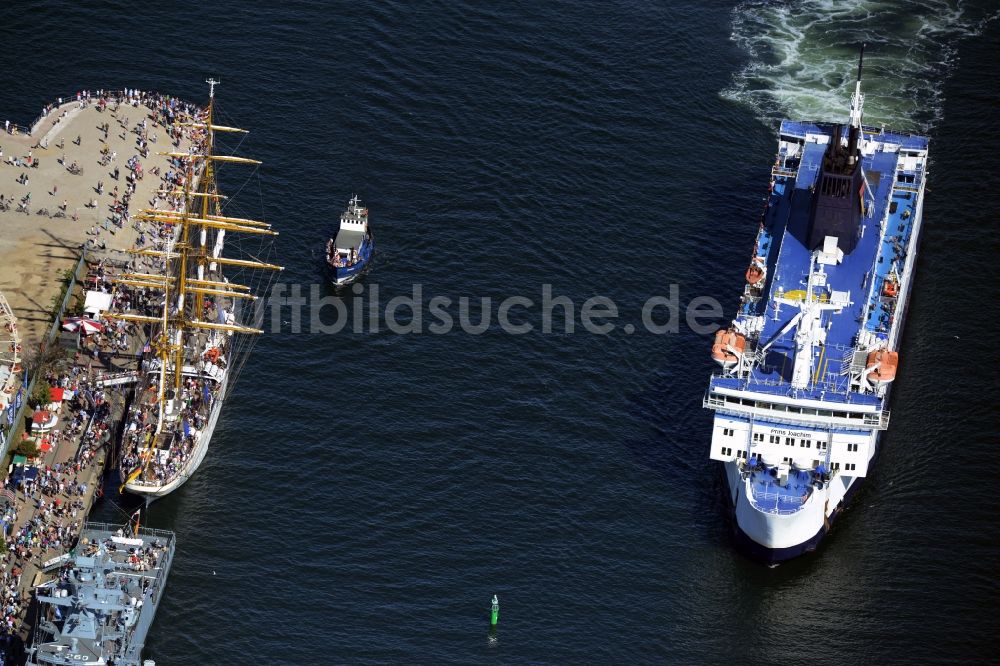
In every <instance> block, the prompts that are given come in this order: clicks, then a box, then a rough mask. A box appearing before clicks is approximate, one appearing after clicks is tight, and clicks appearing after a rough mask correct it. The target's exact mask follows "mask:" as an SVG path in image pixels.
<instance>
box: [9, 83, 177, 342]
mask: <svg viewBox="0 0 1000 666" xmlns="http://www.w3.org/2000/svg"><path fill="white" fill-rule="evenodd" d="M161 103H162V102H161V100H160V98H157V97H153V96H144V101H143V102H139V101H138V100H135V101H133V102H131V103H130V102H129V101H128V100H127V99H125V100H123V101H121V102H118V101H117V99H115V100H112V101H109V103H108V104H107V106H106V108H104V109H103V110H101V108H100V106H101V105H99V104H98V98H97V97H96V96H93V94H92V97H91V98H90V99H89V100H87V101H85V102H83V103H82V105H81V102H78V101H76V100H75V99H74V100H73V101H70V102H66V103H64V104H63V105H62V106H57V107H56V108H54V109H53V110H52V111H51V112H50V113H49V114H48V116H47V117H45V118H44V119H43V120H42V121H41V122H39V123H38V124H37V126H36V127H35V129H34V132H32V133H31V134H30V135H28V134H13V133H11V132H10V131H7V132H4V131H0V150H2V159H0V196H3V197H4V202H5V205H6V208H7V210H0V290H2V291H3V293H4V294H5V295H6V297H7V300H8V301H9V302H10V305H11V308H12V309H13V310H14V314H15V315H17V317H18V324H19V330H20V332H21V336H22V341H23V346H24V349H25V350H31V349H33V348H35V347H37V345H38V343H39V342H40V341H41V340H42V338H43V337H44V334H45V332H46V331H47V330H48V328H49V326H50V325H51V324H52V316H51V304H52V298H53V297H54V296H56V295H58V293H59V290H60V284H59V280H60V278H61V274H62V271H64V270H66V269H71V268H73V266H74V265H75V263H76V260H77V258H78V257H79V249H80V247H81V246H82V245H84V244H85V243H87V242H88V241H92V243H93V245H95V246H98V247H99V246H100V244H101V243H103V244H104V245H105V246H106V247H107V249H108V250H109V251H115V250H124V249H126V248H129V247H132V246H133V244H134V243H135V240H136V238H137V236H138V235H139V231H138V230H137V228H136V227H135V226H134V225H133V223H131V222H126V223H124V224H122V226H121V227H120V228H119V227H118V226H116V225H115V224H113V223H111V222H110V221H109V217H111V216H112V215H113V210H112V209H113V207H114V205H115V203H116V202H118V203H119V204H120V203H121V202H122V199H123V197H124V195H125V193H126V191H127V190H126V187H127V185H126V178H127V176H129V174H131V170H130V168H129V167H128V166H127V163H128V161H129V159H130V158H134V162H133V163H134V164H138V165H140V167H141V170H142V172H143V174H144V177H143V178H142V179H139V180H136V181H135V188H136V189H135V193H134V194H133V195H132V196H131V200H130V203H129V206H128V208H129V213H130V214H134V213H136V212H137V211H138V210H140V209H142V208H146V207H149V205H150V203H151V201H152V200H153V198H154V196H155V191H156V190H157V189H159V188H160V187H162V179H161V177H162V175H165V174H166V173H167V172H168V171H169V170H170V169H171V166H170V158H168V157H166V156H164V155H160V154H159V153H160V152H166V151H177V150H179V151H187V150H188V148H189V147H190V145H191V142H190V140H189V138H188V134H189V133H188V134H186V135H185V136H184V137H182V138H181V139H180V141H179V143H178V144H175V142H174V141H173V140H172V139H171V137H169V136H168V132H167V128H165V127H164V126H163V123H162V117H161V115H160V114H159V113H157V112H156V110H154V109H157V108H158V105H159V104H161ZM143 121H145V124H146V126H145V128H143V127H142V123H143ZM0 122H2V121H0ZM105 124H106V125H107V127H108V131H107V133H105V132H104V131H103V130H102V129H101V128H102V127H103V126H105ZM2 129H3V126H2V125H0V130H2ZM78 139H79V142H77V141H78ZM142 146H145V149H146V153H147V156H145V157H144V156H143V155H142V153H143V149H142ZM102 151H104V154H102ZM102 162H103V164H102ZM74 163H75V164H76V166H77V167H79V168H80V169H81V170H82V172H81V173H79V174H78V175H74V174H73V173H71V172H70V171H69V167H71V166H72V165H73V164H74ZM35 164H37V166H34V165H35ZM116 168H117V170H118V178H117V179H115V177H114V173H115V169H116ZM157 174H160V176H157ZM25 178H26V179H27V180H26V182H25V181H24V179H25ZM99 183H101V184H103V188H102V189H101V192H100V193H99V192H98V184H99ZM27 194H30V195H31V196H30V201H29V202H28V203H27V204H26V208H27V211H28V212H27V213H25V212H23V211H18V206H19V204H20V202H21V201H22V198H24V197H25V195H27ZM95 201H96V206H93V205H92V204H94V202H95ZM159 203H160V207H165V206H163V205H162V204H163V202H162V198H161V201H160V202H159ZM64 204H65V210H62V206H63V205H64ZM3 207H4V206H0V208H3ZM39 209H46V210H47V211H48V215H44V214H43V215H39V214H38V211H39ZM60 214H63V215H65V217H61V216H59V215H60ZM50 215H52V216H54V217H50Z"/></svg>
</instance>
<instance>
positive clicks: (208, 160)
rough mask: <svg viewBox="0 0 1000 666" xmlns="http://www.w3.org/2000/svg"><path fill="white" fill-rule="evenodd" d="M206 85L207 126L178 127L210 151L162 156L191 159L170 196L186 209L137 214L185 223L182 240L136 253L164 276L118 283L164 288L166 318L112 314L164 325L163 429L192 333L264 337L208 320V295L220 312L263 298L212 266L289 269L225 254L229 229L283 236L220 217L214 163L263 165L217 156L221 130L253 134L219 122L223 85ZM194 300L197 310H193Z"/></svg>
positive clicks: (161, 347)
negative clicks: (159, 265)
mask: <svg viewBox="0 0 1000 666" xmlns="http://www.w3.org/2000/svg"><path fill="white" fill-rule="evenodd" d="M206 83H208V85H209V103H208V107H207V109H206V111H205V120H204V122H189V123H178V124H181V125H183V126H186V127H194V128H199V129H204V130H205V131H206V137H205V142H204V146H205V149H204V153H203V154H193V153H182V152H166V153H161V154H163V155H167V156H168V157H173V158H178V159H182V160H187V161H188V165H189V169H188V174H187V178H186V179H185V183H184V188H183V190H181V191H180V192H176V191H175V192H170V193H171V194H183V201H184V208H183V210H181V211H168V210H154V209H147V210H144V211H142V212H140V213H138V214H137V215H136V219H138V220H143V221H149V222H158V223H162V224H170V225H180V228H179V232H178V239H177V242H176V243H173V244H172V245H171V244H168V245H167V248H166V249H165V250H151V249H142V250H140V249H134V250H131V252H132V253H133V254H137V255H141V256H151V257H160V258H162V259H163V261H164V266H165V270H164V274H163V275H153V274H145V273H129V274H125V275H122V276H121V277H120V278H119V279H118V280H117V282H119V283H120V284H125V285H130V286H136V287H151V288H154V289H161V290H163V292H164V308H163V315H162V317H148V316H143V315H132V314H117V313H116V314H110V313H109V316H111V317H114V318H117V319H124V320H126V321H133V322H139V323H147V324H153V325H159V326H160V327H161V331H160V336H159V342H158V345H157V347H158V348H157V355H158V357H159V358H160V371H161V373H160V375H161V376H160V386H159V392H158V399H159V403H160V405H159V421H158V430H159V429H160V428H162V427H163V422H164V419H165V417H166V407H167V399H166V386H167V379H166V377H167V372H168V370H169V371H170V372H172V373H173V374H172V377H171V379H172V382H171V383H172V386H173V390H174V397H175V398H176V397H177V395H179V393H180V391H181V385H182V382H183V374H184V351H185V339H186V335H187V334H188V333H189V332H190V331H194V330H202V331H224V332H228V333H243V334H250V335H258V334H261V333H263V330H261V329H257V328H251V327H247V326H241V325H238V324H224V323H216V322H208V321H203V320H202V316H203V314H204V297H205V296H206V295H209V296H212V297H213V298H215V301H216V307H217V308H218V309H220V310H221V308H222V304H221V302H220V299H221V298H222V297H228V298H231V299H237V298H240V299H249V300H255V299H256V298H257V297H256V296H255V295H254V294H252V293H251V287H249V286H247V285H241V284H235V283H231V282H228V281H225V280H224V279H219V280H212V279H206V275H205V274H206V270H205V269H206V266H208V268H209V270H214V269H215V268H216V264H220V265H232V266H239V267H241V268H259V269H264V270H275V271H280V270H284V269H283V267H282V266H278V265H276V264H270V263H266V262H262V261H250V260H244V259H227V258H224V257H222V256H221V254H222V246H223V242H222V240H223V238H224V235H225V232H226V231H232V232H240V233H249V234H258V235H267V236H277V235H278V232H277V231H274V230H272V229H271V225H269V224H267V223H265V222H260V221H257V220H249V219H243V218H233V217H225V216H222V215H221V214H220V213H221V207H220V204H219V199H222V198H224V197H222V195H220V194H218V191H217V186H216V183H215V169H214V166H213V165H214V163H215V162H228V163H235V164H250V165H258V164H260V161H258V160H253V159H249V158H245V157H235V156H231V155H216V154H215V153H214V141H215V133H216V132H233V133H244V134H245V133H247V130H244V129H240V128H236V127H226V126H222V125H216V124H214V122H213V121H214V116H215V86H216V85H218V84H219V81H216V80H215V79H213V78H210V79H207V80H206ZM196 160H201V161H203V163H204V170H203V172H202V175H201V178H200V181H199V183H198V187H197V191H191V189H190V184H191V181H193V179H194V174H195V169H194V163H195V161H196ZM198 199H200V201H201V206H199V207H198V208H200V210H199V211H198V213H197V214H194V213H192V209H193V208H194V207H195V204H194V202H195V201H196V200H198ZM212 201H214V202H215V214H212V209H211V207H210V203H211V202H212ZM192 226H195V227H197V231H198V236H199V238H198V240H199V243H198V246H197V247H195V246H194V245H193V243H192V230H191V227H192ZM209 229H213V230H215V231H216V243H215V246H214V248H213V249H212V250H211V254H210V253H209V247H208V230H209ZM171 262H174V263H173V265H174V267H175V268H176V270H175V271H171V270H170V266H171ZM192 266H196V270H195V275H190V273H191V268H192ZM171 273H173V274H171ZM220 278H221V276H220ZM171 288H173V290H174V294H175V299H176V300H175V304H176V308H175V309H174V311H173V312H172V313H171V312H170V298H169V297H170V290H171ZM189 295H191V296H193V299H189V298H188V296H189ZM192 300H193V307H191V306H192V302H191V301H192ZM189 311H190V314H189ZM171 338H172V339H171ZM171 357H172V358H171ZM169 366H172V367H169Z"/></svg>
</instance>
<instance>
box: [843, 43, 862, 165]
mask: <svg viewBox="0 0 1000 666" xmlns="http://www.w3.org/2000/svg"><path fill="white" fill-rule="evenodd" d="M864 61H865V45H864V44H862V45H861V53H860V54H858V80H857V82H856V83H855V84H854V95H852V96H851V129H850V132H848V135H847V136H848V140H847V150H848V151H849V153H848V157H847V163H848V164H850V165H852V166H853V165H854V163H855V162H856V161H857V158H858V153H859V152H860V150H858V145H857V144H858V139H859V138H860V137H861V112H862V109H863V107H864V105H865V96H864V95H862V94H861V67H862V65H863V64H864Z"/></svg>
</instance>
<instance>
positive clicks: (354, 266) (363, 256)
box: [326, 194, 375, 287]
mask: <svg viewBox="0 0 1000 666" xmlns="http://www.w3.org/2000/svg"><path fill="white" fill-rule="evenodd" d="M374 248H375V244H374V242H373V241H372V234H371V231H369V229H368V209H367V208H364V207H363V206H362V205H361V201H359V200H358V195H356V194H355V195H354V196H353V197H351V200H350V201H349V202H348V203H347V210H345V211H344V213H343V214H342V215H341V216H340V228H339V230H338V231H337V235H336V237H334V238H329V239H327V241H326V265H327V267H328V268H329V269H330V279H331V281H332V282H333V284H335V285H337V286H338V287H339V286H343V285H345V284H350V283H351V282H354V281H355V280H357V279H358V278H359V277H360V276H361V275H362V274H363V273H364V272H365V270H367V268H368V265H369V264H370V263H371V259H372V251H373V250H374Z"/></svg>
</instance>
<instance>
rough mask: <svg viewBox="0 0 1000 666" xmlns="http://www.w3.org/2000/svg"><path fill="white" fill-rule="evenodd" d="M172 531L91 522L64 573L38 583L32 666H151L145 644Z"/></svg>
mask: <svg viewBox="0 0 1000 666" xmlns="http://www.w3.org/2000/svg"><path fill="white" fill-rule="evenodd" d="M174 544H175V539H174V533H173V532H167V531H164V530H156V529H149V528H145V527H138V525H134V526H133V525H129V526H122V525H108V524H104V523H87V524H86V525H85V526H84V528H83V531H82V532H81V534H80V541H79V543H78V545H77V547H76V549H75V552H73V553H72V554H70V555H67V556H63V561H62V562H59V563H58V565H59V566H60V569H59V575H58V576H57V577H56V578H54V579H53V580H51V581H49V582H47V583H44V584H42V585H39V586H38V587H36V588H35V594H36V597H37V599H38V613H39V615H38V621H37V622H36V623H35V631H34V638H33V642H32V645H31V647H30V648H29V649H28V661H27V666H43V665H44V666H60V665H64V664H80V665H88V666H141V665H145V666H149V665H150V664H153V661H152V660H146V661H141V660H142V647H143V645H144V644H145V642H146V634H147V633H148V631H149V627H150V625H151V624H152V623H153V617H154V616H155V615H156V609H157V606H159V603H160V599H162V598H163V592H164V589H165V588H166V585H167V574H168V573H169V572H170V563H171V562H172V561H173V558H174Z"/></svg>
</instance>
